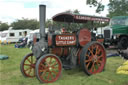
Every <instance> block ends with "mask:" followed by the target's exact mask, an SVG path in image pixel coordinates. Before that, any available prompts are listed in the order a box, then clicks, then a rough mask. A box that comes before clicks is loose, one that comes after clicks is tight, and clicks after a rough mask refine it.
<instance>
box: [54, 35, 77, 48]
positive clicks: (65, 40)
mask: <svg viewBox="0 0 128 85" xmlns="http://www.w3.org/2000/svg"><path fill="white" fill-rule="evenodd" d="M73 45H76V36H75V35H56V46H73Z"/></svg>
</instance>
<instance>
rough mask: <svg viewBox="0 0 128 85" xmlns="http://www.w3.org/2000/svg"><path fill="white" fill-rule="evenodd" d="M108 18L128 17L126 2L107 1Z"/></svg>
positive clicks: (127, 2)
mask: <svg viewBox="0 0 128 85" xmlns="http://www.w3.org/2000/svg"><path fill="white" fill-rule="evenodd" d="M109 1H110V3H109V4H108V6H109V14H108V16H109V17H113V16H128V7H127V6H128V0H109Z"/></svg>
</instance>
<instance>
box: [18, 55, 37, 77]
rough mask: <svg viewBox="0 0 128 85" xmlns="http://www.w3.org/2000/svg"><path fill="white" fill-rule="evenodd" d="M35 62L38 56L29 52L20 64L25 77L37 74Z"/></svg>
mask: <svg viewBox="0 0 128 85" xmlns="http://www.w3.org/2000/svg"><path fill="white" fill-rule="evenodd" d="M35 64H36V58H35V56H33V53H29V54H27V55H26V56H25V57H24V58H23V60H22V61H21V64H20V70H21V73H22V74H23V76H24V77H34V76H35Z"/></svg>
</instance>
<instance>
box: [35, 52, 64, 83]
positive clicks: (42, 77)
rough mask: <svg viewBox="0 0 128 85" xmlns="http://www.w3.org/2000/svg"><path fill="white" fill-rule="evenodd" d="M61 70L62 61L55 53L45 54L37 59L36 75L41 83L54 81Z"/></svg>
mask: <svg viewBox="0 0 128 85" xmlns="http://www.w3.org/2000/svg"><path fill="white" fill-rule="evenodd" d="M61 72H62V63H61V61H60V59H59V58H58V57H57V56H56V55H53V54H46V55H44V56H42V57H41V58H40V59H39V60H38V61H37V64H36V76H37V78H38V80H39V81H40V82H41V83H51V82H55V81H56V80H58V78H59V77H60V75H61Z"/></svg>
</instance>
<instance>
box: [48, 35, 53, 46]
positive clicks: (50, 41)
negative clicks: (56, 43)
mask: <svg viewBox="0 0 128 85" xmlns="http://www.w3.org/2000/svg"><path fill="white" fill-rule="evenodd" d="M48 46H52V35H50V34H48Z"/></svg>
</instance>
